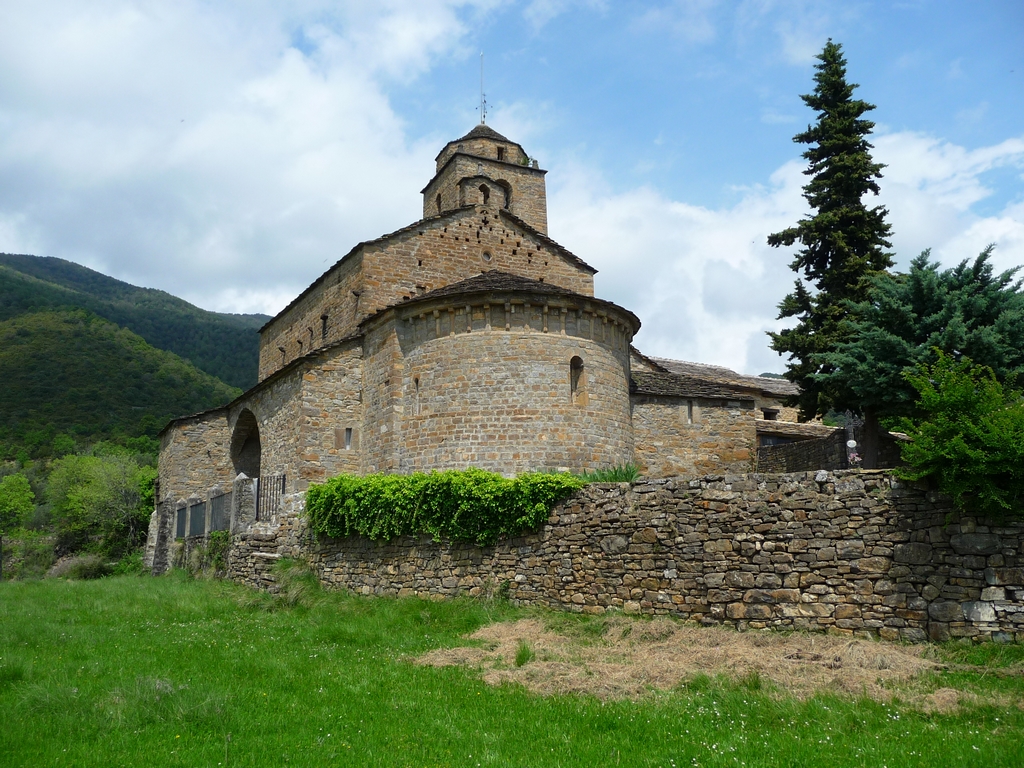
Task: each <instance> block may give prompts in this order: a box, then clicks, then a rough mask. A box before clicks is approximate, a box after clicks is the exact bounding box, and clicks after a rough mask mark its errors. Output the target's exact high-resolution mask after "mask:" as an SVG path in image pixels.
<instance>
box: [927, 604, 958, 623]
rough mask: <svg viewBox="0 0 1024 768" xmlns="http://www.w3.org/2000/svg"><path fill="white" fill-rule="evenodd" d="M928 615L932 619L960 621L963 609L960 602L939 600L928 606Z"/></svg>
mask: <svg viewBox="0 0 1024 768" xmlns="http://www.w3.org/2000/svg"><path fill="white" fill-rule="evenodd" d="M928 616H930V617H931V619H932V620H933V621H940V622H947V623H948V622H950V621H961V620H962V619H963V617H964V611H963V608H962V607H961V605H960V603H954V602H952V601H940V602H935V603H932V604H931V605H929V606H928Z"/></svg>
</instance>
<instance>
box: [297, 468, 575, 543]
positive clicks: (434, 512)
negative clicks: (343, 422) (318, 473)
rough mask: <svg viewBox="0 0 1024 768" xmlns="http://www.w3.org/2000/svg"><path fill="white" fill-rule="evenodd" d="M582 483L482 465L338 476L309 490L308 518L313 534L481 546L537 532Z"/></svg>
mask: <svg viewBox="0 0 1024 768" xmlns="http://www.w3.org/2000/svg"><path fill="white" fill-rule="evenodd" d="M584 485H585V482H584V481H583V480H582V479H581V478H578V477H575V476H573V475H568V474H542V473H539V472H531V473H527V474H524V475H520V476H519V477H517V478H515V479H514V480H509V479H506V478H504V477H502V476H501V475H498V474H495V473H493V472H485V471H483V470H481V469H467V470H461V471H459V470H449V471H446V472H432V473H430V474H429V475H428V474H424V473H422V472H418V473H415V474H412V475H384V474H376V475H366V476H364V477H356V476H353V475H340V476H339V477H335V478H333V479H331V480H328V481H327V482H326V483H324V484H323V485H311V486H310V487H309V490H308V491H307V492H306V515H307V516H308V518H309V525H310V529H311V530H312V531H313V532H314V533H316V534H320V535H326V536H331V537H334V538H340V537H343V536H350V535H352V534H361V535H363V536H366V537H367V538H370V539H375V540H381V539H383V540H387V539H392V538H394V537H396V536H403V535H409V534H413V535H415V534H422V533H426V534H430V535H431V536H433V537H434V539H435V540H440V539H442V538H448V539H452V540H455V541H469V542H474V543H476V544H481V545H486V544H493V543H494V542H495V541H497V540H498V538H499V537H501V536H515V535H518V534H520V533H523V532H525V531H531V530H536V529H537V528H539V527H540V526H541V525H542V524H543V523H544V521H545V520H546V519H547V517H548V515H549V514H550V513H551V509H552V508H553V507H554V506H555V505H556V504H558V503H559V502H562V501H564V500H565V499H567V498H568V497H569V496H571V495H572V494H573V493H575V492H576V491H578V490H579V489H580V488H582V487H583V486H584Z"/></svg>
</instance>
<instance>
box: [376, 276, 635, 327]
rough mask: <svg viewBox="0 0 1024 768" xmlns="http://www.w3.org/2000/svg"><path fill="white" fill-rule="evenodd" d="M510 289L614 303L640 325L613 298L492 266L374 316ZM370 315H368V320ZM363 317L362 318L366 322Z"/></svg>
mask: <svg viewBox="0 0 1024 768" xmlns="http://www.w3.org/2000/svg"><path fill="white" fill-rule="evenodd" d="M509 291H522V292H524V293H535V294H536V293H539V294H546V295H548V296H569V297H572V298H574V299H578V300H580V301H586V302H590V303H592V304H596V305H599V306H605V307H612V308H614V309H615V310H616V311H618V312H621V313H623V314H625V315H627V316H629V317H630V318H632V319H633V321H634V322H635V323H636V327H635V328H634V331H635V330H636V328H639V327H640V318H638V317H637V316H636V315H634V314H633V313H632V312H630V311H629V310H628V309H625V308H624V307H620V306H619V305H618V304H615V303H613V302H611V301H605V300H604V299H598V298H595V297H593V296H586V295H584V294H582V293H577V292H576V291H571V290H569V289H568V288H562V287H561V286H559V285H553V284H551V283H545V282H542V281H540V280H534V279H532V278H529V277H523V276H522V275H514V274H512V273H511V272H502V271H500V270H497V269H491V270H488V271H487V272H482V273H480V274H479V275H475V276H473V277H470V278H467V279H465V280H460V281H459V282H457V283H452V284H450V285H445V286H442V287H441V288H436V289H435V290H433V291H428V292H427V293H421V294H420V295H418V296H411V297H409V298H408V299H404V300H403V301H400V302H398V303H397V304H394V305H392V306H391V307H386V308H385V309H382V310H381V311H380V312H377V313H375V315H372V316H371V317H375V316H376V315H379V314H382V313H383V312H386V311H387V310H388V309H392V308H394V307H404V306H408V305H410V304H415V303H418V302H421V301H430V300H432V299H440V298H444V297H445V296H458V295H467V294H480V293H507V292H509ZM369 319H370V318H367V320H369ZM367 320H364V321H363V322H364V323H365V322H367Z"/></svg>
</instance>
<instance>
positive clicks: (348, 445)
mask: <svg viewBox="0 0 1024 768" xmlns="http://www.w3.org/2000/svg"><path fill="white" fill-rule="evenodd" d="M345 450H346V451H351V450H352V427H345Z"/></svg>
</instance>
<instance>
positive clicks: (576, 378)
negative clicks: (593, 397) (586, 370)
mask: <svg viewBox="0 0 1024 768" xmlns="http://www.w3.org/2000/svg"><path fill="white" fill-rule="evenodd" d="M585 383H586V382H585V380H584V378H583V358H582V357H579V356H578V355H577V356H575V357H573V359H572V360H570V361H569V399H570V401H571V402H573V403H582V402H583V389H584V386H585Z"/></svg>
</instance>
